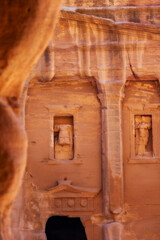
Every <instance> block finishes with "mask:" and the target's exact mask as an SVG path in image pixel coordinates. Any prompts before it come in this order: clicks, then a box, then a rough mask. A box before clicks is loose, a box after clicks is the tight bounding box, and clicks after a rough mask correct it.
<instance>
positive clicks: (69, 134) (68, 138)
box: [54, 124, 73, 160]
mask: <svg viewBox="0 0 160 240" xmlns="http://www.w3.org/2000/svg"><path fill="white" fill-rule="evenodd" d="M54 132H55V133H58V134H57V135H56V134H55V142H54V144H55V148H54V149H55V154H54V155H55V159H59V160H65V159H72V158H73V130H72V125H70V124H57V125H55V128H54Z"/></svg>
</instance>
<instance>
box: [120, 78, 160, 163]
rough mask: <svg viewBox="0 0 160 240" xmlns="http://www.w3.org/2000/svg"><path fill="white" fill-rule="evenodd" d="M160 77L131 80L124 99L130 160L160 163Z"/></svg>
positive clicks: (126, 136)
mask: <svg viewBox="0 0 160 240" xmlns="http://www.w3.org/2000/svg"><path fill="white" fill-rule="evenodd" d="M159 91H160V89H159V83H157V81H134V82H132V81H128V82H127V83H126V87H125V98H124V100H123V131H124V134H123V135H124V138H125V139H128V140H127V141H126V140H125V141H124V153H125V154H127V155H128V156H129V159H128V160H129V161H128V162H129V163H160V148H159V144H160V137H159V136H160V128H159V122H160V97H159Z"/></svg>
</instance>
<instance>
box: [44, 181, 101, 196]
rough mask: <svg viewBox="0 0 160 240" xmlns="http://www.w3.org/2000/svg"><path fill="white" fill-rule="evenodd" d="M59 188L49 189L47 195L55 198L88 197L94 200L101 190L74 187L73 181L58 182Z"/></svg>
mask: <svg viewBox="0 0 160 240" xmlns="http://www.w3.org/2000/svg"><path fill="white" fill-rule="evenodd" d="M57 183H58V184H57V186H56V187H53V188H49V189H47V190H46V193H47V194H49V195H53V196H54V197H62V198H63V197H73V198H77V197H86V198H88V197H89V198H94V197H95V196H96V195H97V194H98V193H99V192H100V188H86V187H80V186H75V185H72V181H71V180H58V181H57Z"/></svg>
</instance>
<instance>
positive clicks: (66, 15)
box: [60, 10, 160, 34]
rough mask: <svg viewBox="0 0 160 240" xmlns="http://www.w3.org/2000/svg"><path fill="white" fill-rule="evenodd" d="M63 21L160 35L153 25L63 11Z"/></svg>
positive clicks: (159, 31)
mask: <svg viewBox="0 0 160 240" xmlns="http://www.w3.org/2000/svg"><path fill="white" fill-rule="evenodd" d="M60 17H61V19H68V20H74V21H79V22H85V23H92V24H96V25H97V27H99V28H101V29H102V28H106V27H107V28H109V29H110V30H115V28H116V30H134V31H140V32H141V34H142V33H146V32H147V33H153V34H160V27H158V26H155V25H153V24H145V23H135V22H129V21H113V20H111V19H107V18H102V17H97V16H93V15H87V14H84V13H78V12H74V11H69V10H67V11H66V10H61V15H60Z"/></svg>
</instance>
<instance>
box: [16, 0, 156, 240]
mask: <svg viewBox="0 0 160 240" xmlns="http://www.w3.org/2000/svg"><path fill="white" fill-rule="evenodd" d="M157 4H158V2H157V1H152V6H149V5H150V2H149V1H147V0H146V1H143V2H141V4H140V2H139V1H125V3H124V1H103V0H102V1H88V2H87V1H67V0H66V1H65V2H64V6H65V7H63V8H62V10H61V16H60V19H59V22H58V23H57V27H56V33H55V35H54V37H53V38H52V40H51V42H50V44H49V45H48V47H47V49H46V50H45V52H44V54H43V55H42V56H41V58H40V60H39V62H38V64H37V65H36V66H35V68H34V69H33V71H32V73H31V75H30V83H29V85H28V92H27V94H26V110H25V112H26V129H27V133H28V139H29V151H28V164H27V172H26V176H25V179H24V184H23V187H22V190H21V194H20V195H19V198H18V199H17V202H16V204H15V207H14V209H13V217H14V215H15V214H18V218H17V219H20V221H19V220H16V221H14V223H13V239H17V240H20V239H21V240H23V239H25V240H29V239H33V240H38V239H41V240H44V239H46V234H45V229H46V224H48V221H49V219H50V218H52V217H55V216H59V217H60V216H61V217H62V216H65V217H66V216H67V217H68V218H69V219H70V218H72V219H73V218H76V219H77V218H80V220H81V222H82V224H83V226H84V227H85V233H86V236H87V239H88V240H115V239H116V240H117V239H118V240H128V239H129V240H142V239H144V240H148V239H152V240H157V239H159V237H160V233H159V226H160V217H159V213H160V191H159V189H160V164H159V163H160V147H159V146H160V130H159V129H160V128H159V124H160V108H159V107H160V97H159V93H160V89H159V79H160V72H159V58H160V52H159V46H160V30H159V25H160V22H159V17H158V11H159V8H160V7H159V6H158V5H157ZM131 5H132V6H131ZM133 5H135V6H133ZM140 5H141V6H140ZM145 5H146V6H145ZM87 6H88V8H85V7H87ZM58 221H59V220H58ZM47 226H48V225H47ZM53 228H54V227H53ZM61 229H62V231H64V229H63V228H61ZM50 234H51V233H50Z"/></svg>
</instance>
